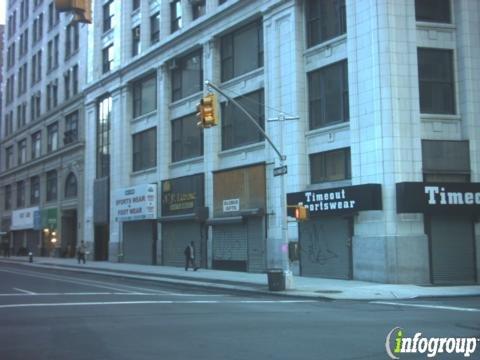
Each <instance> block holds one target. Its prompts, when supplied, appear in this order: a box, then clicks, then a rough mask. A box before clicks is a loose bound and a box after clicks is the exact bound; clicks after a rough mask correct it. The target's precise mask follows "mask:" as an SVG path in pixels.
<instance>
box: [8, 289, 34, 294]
mask: <svg viewBox="0 0 480 360" xmlns="http://www.w3.org/2000/svg"><path fill="white" fill-rule="evenodd" d="M13 290H17V291H20V292H22V293H24V294H26V295H35V293H34V292H31V291H28V290H23V289H19V288H13Z"/></svg>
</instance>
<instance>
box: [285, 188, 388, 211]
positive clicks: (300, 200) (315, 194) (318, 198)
mask: <svg viewBox="0 0 480 360" xmlns="http://www.w3.org/2000/svg"><path fill="white" fill-rule="evenodd" d="M287 204H288V205H289V206H296V205H299V204H300V205H303V206H304V207H305V208H307V209H308V211H309V213H310V216H319V215H332V214H349V213H355V212H357V211H365V210H382V188H381V185H380V184H364V185H355V186H344V187H340V188H333V189H322V190H309V191H302V192H297V193H290V194H287ZM294 211H295V210H294V209H293V208H288V210H287V212H288V215H289V216H294V215H295V214H294Z"/></svg>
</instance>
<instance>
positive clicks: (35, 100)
mask: <svg viewBox="0 0 480 360" xmlns="http://www.w3.org/2000/svg"><path fill="white" fill-rule="evenodd" d="M40 106H41V95H40V92H37V93H35V94H33V95H32V97H31V98H30V116H31V119H32V120H35V119H37V118H39V117H40V114H41V108H40Z"/></svg>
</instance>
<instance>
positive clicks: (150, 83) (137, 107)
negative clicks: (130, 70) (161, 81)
mask: <svg viewBox="0 0 480 360" xmlns="http://www.w3.org/2000/svg"><path fill="white" fill-rule="evenodd" d="M156 81H157V76H156V74H153V75H149V76H147V77H145V78H143V79H141V80H138V81H136V82H135V83H133V86H132V98H133V117H134V118H136V117H138V116H140V115H143V114H147V113H149V112H151V111H154V110H155V109H156V108H157V83H156Z"/></svg>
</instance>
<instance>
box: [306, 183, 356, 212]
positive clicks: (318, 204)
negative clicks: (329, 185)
mask: <svg viewBox="0 0 480 360" xmlns="http://www.w3.org/2000/svg"><path fill="white" fill-rule="evenodd" d="M305 198H306V200H307V201H306V204H301V205H303V206H305V207H306V208H307V209H308V210H309V211H311V212H315V211H335V210H344V209H354V208H355V200H349V199H347V197H346V195H345V189H341V190H336V191H328V192H322V193H316V192H314V191H307V192H306V193H305Z"/></svg>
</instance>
